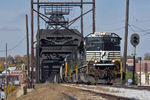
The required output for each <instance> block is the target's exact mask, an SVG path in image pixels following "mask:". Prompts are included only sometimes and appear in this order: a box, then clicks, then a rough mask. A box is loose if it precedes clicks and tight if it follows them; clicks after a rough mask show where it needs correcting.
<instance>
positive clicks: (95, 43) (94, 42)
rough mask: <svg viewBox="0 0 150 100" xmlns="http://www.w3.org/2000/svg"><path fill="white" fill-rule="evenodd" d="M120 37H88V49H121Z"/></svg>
mask: <svg viewBox="0 0 150 100" xmlns="http://www.w3.org/2000/svg"><path fill="white" fill-rule="evenodd" d="M120 40H121V39H120V37H112V36H103V37H86V50H87V51H99V50H105V51H120Z"/></svg>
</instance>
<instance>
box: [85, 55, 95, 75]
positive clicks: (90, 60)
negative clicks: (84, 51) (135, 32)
mask: <svg viewBox="0 0 150 100" xmlns="http://www.w3.org/2000/svg"><path fill="white" fill-rule="evenodd" d="M94 55H95V54H93V56H92V57H91V58H90V59H89V61H88V62H87V63H86V74H88V68H89V66H88V64H89V62H90V61H91V60H92V59H93V57H94Z"/></svg>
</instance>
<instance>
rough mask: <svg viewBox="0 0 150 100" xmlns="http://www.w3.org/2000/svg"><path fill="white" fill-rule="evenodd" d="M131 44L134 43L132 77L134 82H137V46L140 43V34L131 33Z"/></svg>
mask: <svg viewBox="0 0 150 100" xmlns="http://www.w3.org/2000/svg"><path fill="white" fill-rule="evenodd" d="M130 42H131V44H132V45H133V47H134V48H133V49H134V50H133V77H132V82H133V84H135V75H134V74H135V66H136V59H135V56H136V46H137V45H138V44H139V43H140V36H139V35H138V34H136V33H135V34H132V35H131V40H130Z"/></svg>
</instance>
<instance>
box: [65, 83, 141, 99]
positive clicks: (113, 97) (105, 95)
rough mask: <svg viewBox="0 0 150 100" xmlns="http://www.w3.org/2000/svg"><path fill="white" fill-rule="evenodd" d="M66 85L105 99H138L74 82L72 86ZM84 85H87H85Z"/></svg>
mask: <svg viewBox="0 0 150 100" xmlns="http://www.w3.org/2000/svg"><path fill="white" fill-rule="evenodd" d="M64 86H65V85H64ZM66 86H68V87H72V88H77V89H79V90H81V91H83V92H87V93H92V94H95V95H96V96H100V97H102V98H105V99H107V100H138V99H136V98H132V97H130V98H129V97H123V96H117V95H114V94H109V93H105V92H101V91H97V90H93V89H89V88H85V87H84V86H83V88H82V86H75V84H74V86H72V85H71V84H69V85H66ZM86 86H88V85H86ZM89 86H92V85H89Z"/></svg>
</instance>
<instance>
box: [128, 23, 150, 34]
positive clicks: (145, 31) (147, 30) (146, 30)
mask: <svg viewBox="0 0 150 100" xmlns="http://www.w3.org/2000/svg"><path fill="white" fill-rule="evenodd" d="M132 26H133V27H135V28H137V29H139V30H140V32H142V33H143V34H140V35H141V36H145V35H149V34H150V32H149V30H150V29H143V28H140V27H138V26H135V25H129V27H130V28H131V30H132V31H133V32H134V33H136V31H135V30H134V29H133V28H132Z"/></svg>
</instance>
